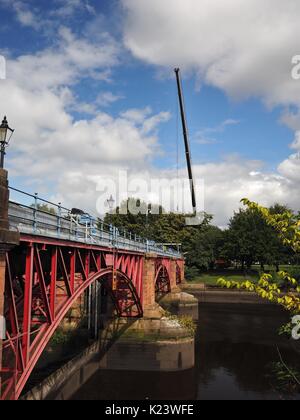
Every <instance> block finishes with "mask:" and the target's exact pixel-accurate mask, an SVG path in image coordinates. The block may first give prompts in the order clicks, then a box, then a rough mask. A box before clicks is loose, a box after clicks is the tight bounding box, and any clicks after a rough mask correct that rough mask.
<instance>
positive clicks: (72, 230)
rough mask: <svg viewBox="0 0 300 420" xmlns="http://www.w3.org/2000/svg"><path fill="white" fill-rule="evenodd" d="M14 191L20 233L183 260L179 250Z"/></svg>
mask: <svg viewBox="0 0 300 420" xmlns="http://www.w3.org/2000/svg"><path fill="white" fill-rule="evenodd" d="M10 190H11V192H12V195H13V200H12V201H10V203H9V221H10V226H11V228H15V229H18V230H19V231H20V233H24V234H34V235H39V236H43V237H52V238H58V239H65V240H71V241H76V242H82V243H88V244H95V245H103V246H108V247H116V248H121V249H128V250H134V251H139V252H153V253H157V254H159V255H165V256H174V257H180V253H179V252H178V251H177V250H174V249H172V248H166V247H164V246H162V245H157V244H155V242H153V241H148V240H145V239H142V238H141V237H139V236H137V235H134V234H132V233H131V232H128V231H125V230H120V229H118V228H116V227H115V226H113V225H108V224H106V223H105V222H104V221H103V220H101V219H99V218H98V219H97V220H96V219H95V223H92V222H91V221H90V222H85V223H83V222H82V221H81V220H80V217H78V216H76V215H74V214H72V212H71V210H70V209H68V208H66V207H63V206H62V205H61V204H55V203H52V202H51V201H48V200H45V199H42V198H40V197H39V196H38V195H37V194H35V195H32V194H28V193H25V192H23V191H21V190H18V189H16V188H12V187H10Z"/></svg>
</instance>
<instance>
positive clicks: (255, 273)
mask: <svg viewBox="0 0 300 420" xmlns="http://www.w3.org/2000/svg"><path fill="white" fill-rule="evenodd" d="M297 268H298V269H299V270H300V267H296V266H281V267H280V270H282V271H289V270H291V269H297ZM265 272H266V273H268V272H270V273H271V274H275V275H276V272H275V268H274V267H267V266H266V267H265ZM259 277H260V267H259V266H253V267H252V269H251V270H250V271H249V272H248V273H247V274H245V273H243V272H242V271H241V270H235V269H228V270H222V271H217V270H215V271H210V272H205V273H202V274H199V275H198V276H195V277H194V278H192V279H191V280H188V283H190V284H200V283H204V284H205V285H207V286H217V281H218V280H219V278H225V279H228V280H232V281H236V282H241V283H242V282H244V281H247V280H250V281H254V282H255V281H258V280H259Z"/></svg>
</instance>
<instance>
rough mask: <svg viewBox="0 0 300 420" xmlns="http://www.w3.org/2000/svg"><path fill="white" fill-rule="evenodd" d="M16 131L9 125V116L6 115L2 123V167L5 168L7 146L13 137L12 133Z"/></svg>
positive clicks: (0, 131)
mask: <svg viewBox="0 0 300 420" xmlns="http://www.w3.org/2000/svg"><path fill="white" fill-rule="evenodd" d="M14 131H15V130H13V129H12V128H10V127H9V125H8V122H7V118H6V117H4V119H3V121H2V124H1V125H0V153H1V158H0V168H1V169H3V168H4V157H5V154H6V147H7V146H8V145H9V142H10V140H11V138H12V135H13V134H14Z"/></svg>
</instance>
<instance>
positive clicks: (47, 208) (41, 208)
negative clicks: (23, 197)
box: [31, 204, 57, 215]
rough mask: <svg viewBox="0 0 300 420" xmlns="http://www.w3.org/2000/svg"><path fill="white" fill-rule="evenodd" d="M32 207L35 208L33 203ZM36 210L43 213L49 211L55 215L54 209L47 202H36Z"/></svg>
mask: <svg viewBox="0 0 300 420" xmlns="http://www.w3.org/2000/svg"><path fill="white" fill-rule="evenodd" d="M31 207H32V208H35V205H34V204H32V205H31ZM36 208H37V210H39V211H42V212H44V213H50V214H54V215H56V214H57V213H56V210H55V209H54V208H53V207H50V206H48V205H47V204H37V206H36Z"/></svg>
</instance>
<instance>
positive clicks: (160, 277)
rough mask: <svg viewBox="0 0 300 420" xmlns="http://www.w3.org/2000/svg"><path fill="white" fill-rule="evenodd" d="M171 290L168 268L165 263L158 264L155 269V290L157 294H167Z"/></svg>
mask: <svg viewBox="0 0 300 420" xmlns="http://www.w3.org/2000/svg"><path fill="white" fill-rule="evenodd" d="M170 291H171V280H170V272H169V268H168V266H167V265H166V264H164V263H162V264H160V265H159V266H158V267H157V269H156V275H155V292H156V293H157V294H161V295H164V294H167V293H170Z"/></svg>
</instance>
